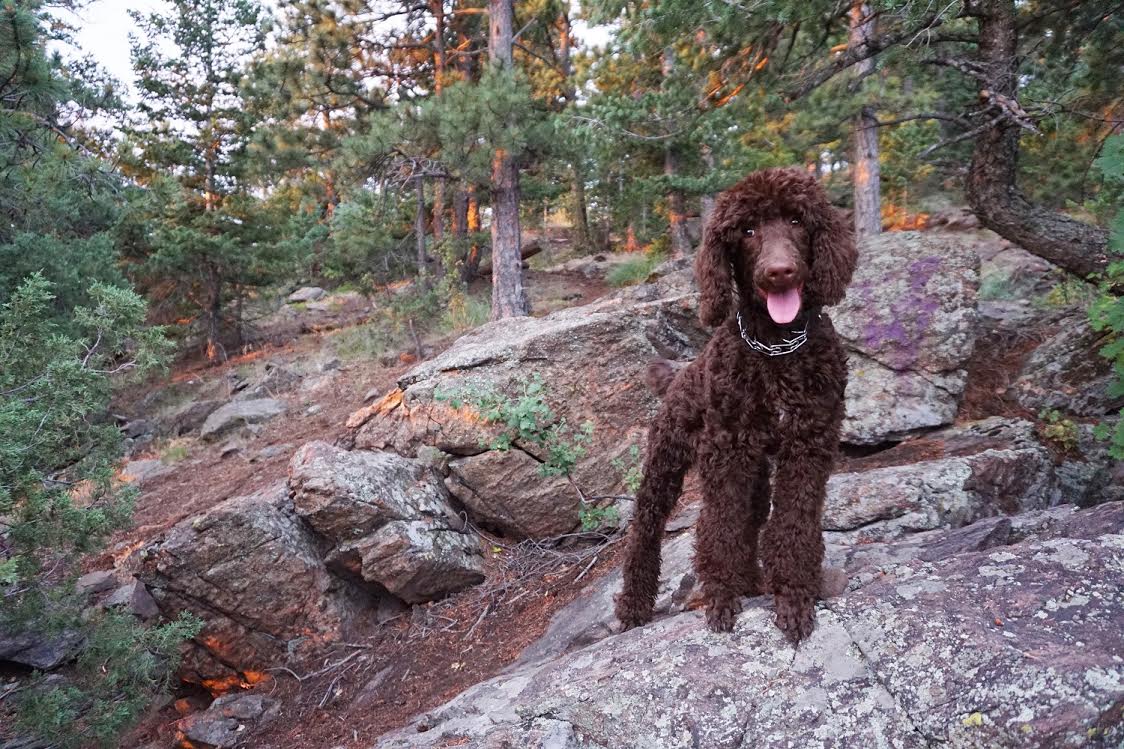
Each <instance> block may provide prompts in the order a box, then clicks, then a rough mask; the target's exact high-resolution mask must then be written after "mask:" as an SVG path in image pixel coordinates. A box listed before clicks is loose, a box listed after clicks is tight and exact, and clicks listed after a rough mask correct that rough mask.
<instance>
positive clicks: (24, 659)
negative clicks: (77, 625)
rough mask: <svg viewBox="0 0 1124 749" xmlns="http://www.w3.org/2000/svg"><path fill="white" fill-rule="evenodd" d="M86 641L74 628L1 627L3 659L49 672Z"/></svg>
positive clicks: (0, 654)
mask: <svg viewBox="0 0 1124 749" xmlns="http://www.w3.org/2000/svg"><path fill="white" fill-rule="evenodd" d="M9 626H11V625H9ZM83 640H84V638H83V636H82V635H81V634H80V633H78V632H76V631H74V630H69V629H68V630H63V631H62V632H45V631H42V630H40V629H38V628H37V627H35V626H34V625H33V624H32V625H27V626H26V627H25V628H22V629H20V628H15V627H12V628H10V629H0V661H11V662H12V663H19V664H21V665H24V666H27V667H29V668H34V669H37V670H39V671H50V670H51V669H53V668H57V667H59V666H61V665H62V664H63V663H66V662H67V661H69V660H70V659H71V658H73V657H74V656H75V655H77V653H78V648H79V647H80V646H81V645H82V642H83Z"/></svg>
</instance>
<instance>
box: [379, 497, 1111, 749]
mask: <svg viewBox="0 0 1124 749" xmlns="http://www.w3.org/2000/svg"><path fill="white" fill-rule="evenodd" d="M1086 512H1088V513H1098V512H1101V513H1103V512H1104V508H1097V509H1095V510H1090V511H1086ZM1078 514H1081V513H1078ZM1113 517H1115V518H1116V519H1115V520H1114V521H1111V522H1112V524H1110V525H1107V526H1102V527H1101V528H1099V530H1098V531H1097V532H1096V533H1095V535H1092V536H1091V537H1084V536H1066V535H1057V536H1054V537H1052V538H1033V537H1030V538H1026V539H1024V540H1021V541H1018V542H1016V543H1014V544H1012V545H1010V546H1005V547H1001V548H991V549H985V550H982V551H971V550H967V549H964V550H961V551H959V552H957V553H955V554H954V555H953V556H951V557H946V558H943V559H939V560H934V561H922V560H919V559H915V560H913V561H909V562H905V563H901V564H896V565H893V566H891V567H890V568H888V569H886V570H885V574H883V575H881V576H879V577H876V578H874V579H872V580H871V581H869V582H866V583H865V584H863V585H861V586H859V587H857V588H855V589H852V590H850V591H849V592H847V593H845V594H844V595H842V596H840V597H838V598H834V599H832V600H830V601H827V602H824V603H821V604H819V605H818V613H817V624H816V629H815V631H814V632H813V633H812V635H811V637H810V638H809V639H808V640H807V641H805V642H804V643H803V644H802V645H801V646H800V648H799V649H797V650H795V651H794V650H793V649H792V648H791V647H790V646H789V645H788V644H787V643H786V642H785V641H784V639H783V636H782V635H781V633H780V632H779V631H778V630H777V629H776V627H775V625H774V624H773V621H772V619H773V612H772V610H771V607H770V606H768V605H767V603H766V599H765V598H754V599H749V602H748V605H747V608H746V610H745V611H744V612H743V613H742V614H741V615H740V616H739V618H738V621H737V625H736V627H735V629H734V632H733V633H732V634H729V635H725V634H723V635H717V634H714V633H711V632H709V631H708V630H707V629H706V626H705V622H704V620H703V617H702V615H701V613H700V612H697V611H690V612H686V613H681V614H678V615H675V616H670V617H667V618H663V619H658V620H657V621H655V622H654V623H652V624H651V625H648V626H645V627H642V628H639V629H634V630H630V631H628V632H625V633H623V634H620V635H617V636H613V637H609V638H607V639H604V640H602V641H600V642H597V643H594V644H591V645H589V646H587V647H585V648H583V649H580V650H577V651H574V652H571V653H568V654H564V655H561V656H556V657H553V658H552V659H550V660H543V661H539V662H536V663H529V664H524V665H521V666H516V667H515V668H514V669H512V670H509V671H508V672H506V673H504V674H501V675H499V676H497V677H495V678H493V679H492V680H490V681H487V682H484V683H482V684H479V685H476V686H474V687H471V688H469V689H468V690H466V691H465V692H463V693H462V694H461V695H459V696H458V697H456V698H454V699H453V700H452V701H450V702H448V703H446V704H445V705H443V706H441V707H439V708H437V709H435V710H432V711H430V712H429V713H427V714H425V715H422V716H420V717H418V718H417V719H415V720H414V721H413V722H412V723H411V724H410V725H408V726H405V727H403V728H402V729H399V730H397V731H394V732H391V733H389V734H387V735H384V736H382V737H381V738H380V739H379V740H378V741H377V742H376V745H377V746H378V747H380V749H396V748H397V749H404V748H406V747H439V746H446V745H449V744H453V743H456V744H457V745H464V746H476V747H502V746H520V747H524V746H525V747H544V746H575V747H576V746H603V747H613V749H628V748H629V747H637V748H639V747H644V748H645V749H646V748H647V747H657V746H658V747H661V749H678V748H679V747H715V748H721V747H731V748H734V747H745V746H753V747H762V748H763V749H771V748H772V747H778V748H779V747H793V746H800V747H805V746H807V747H813V746H814V747H851V746H856V747H858V746H864V747H865V746H887V747H919V748H920V747H928V746H934V745H938V744H939V745H941V746H948V747H950V749H956V748H959V747H964V748H967V747H985V746H987V747H991V746H1019V747H1030V748H1035V747H1037V748H1041V749H1046V748H1050V749H1053V748H1054V747H1063V746H1087V745H1090V741H1092V744H1093V745H1100V746H1118V745H1119V744H1120V742H1121V740H1124V725H1122V723H1121V722H1120V720H1119V709H1120V707H1119V706H1120V704H1121V700H1122V699H1124V661H1122V659H1121V654H1122V653H1124V631H1122V630H1121V629H1120V628H1119V626H1117V625H1116V622H1119V621H1120V619H1121V617H1122V616H1124V596H1122V595H1121V592H1120V589H1119V585H1118V575H1119V570H1120V569H1121V567H1122V565H1124V535H1122V533H1121V531H1124V524H1122V522H1121V521H1124V513H1117V514H1116V515H1114V516H1113ZM1107 519H1108V517H1107V515H1102V516H1101V517H1098V518H1097V519H1096V520H1097V522H1104V521H1106V520H1107ZM1071 521H1072V518H1071ZM1071 525H1075V524H1073V523H1072V522H1071ZM1062 532H1063V533H1064V531H1062ZM548 736H550V737H556V739H557V742H559V743H553V744H548V743H547V737H548ZM550 740H551V741H555V738H551V739H550Z"/></svg>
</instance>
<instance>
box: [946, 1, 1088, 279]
mask: <svg viewBox="0 0 1124 749" xmlns="http://www.w3.org/2000/svg"><path fill="white" fill-rule="evenodd" d="M965 5H966V11H967V15H969V16H974V17H975V18H976V19H977V23H978V24H979V64H980V68H981V69H982V71H983V78H984V80H981V81H980V84H979V97H980V103H981V105H983V106H984V107H985V111H984V112H983V113H982V115H981V116H983V117H986V118H989V122H990V124H989V126H988V127H987V128H986V129H984V130H983V132H982V133H981V134H980V135H979V137H978V138H977V139H976V143H975V149H974V150H973V152H972V162H971V165H970V166H969V167H968V179H967V185H966V191H967V198H968V205H969V206H970V207H971V208H972V212H973V213H975V214H976V216H977V217H978V218H979V220H980V223H982V224H983V225H984V226H986V227H987V228H988V229H991V230H992V231H994V232H995V233H996V234H999V235H1000V236H1002V237H1004V238H1005V239H1009V240H1010V241H1012V242H1014V243H1015V244H1017V245H1019V246H1020V247H1023V248H1024V249H1026V250H1027V251H1028V252H1032V253H1034V254H1035V255H1038V256H1039V257H1041V258H1044V259H1046V260H1049V261H1050V262H1052V263H1054V264H1055V265H1057V266H1058V267H1060V268H1063V269H1065V270H1067V271H1069V272H1070V273H1073V274H1076V275H1078V276H1080V277H1082V278H1085V277H1087V276H1089V275H1090V274H1094V273H1101V272H1103V271H1104V269H1105V267H1106V266H1107V265H1108V232H1107V231H1105V230H1104V229H1101V228H1100V227H1097V226H1093V225H1092V224H1086V223H1084V222H1083V221H1078V220H1076V219H1073V218H1070V217H1069V216H1066V215H1064V214H1061V213H1057V212H1055V211H1051V210H1050V209H1048V208H1044V207H1042V206H1037V205H1034V204H1033V203H1031V202H1030V200H1029V199H1027V197H1026V196H1025V195H1024V194H1023V193H1022V191H1021V190H1019V188H1018V186H1017V184H1016V178H1017V175H1018V159H1019V137H1020V135H1021V131H1022V129H1023V128H1022V127H1021V126H1020V125H1019V124H1018V118H1019V112H1020V111H1021V110H1020V108H1019V107H1018V103H1017V96H1018V58H1017V46H1018V28H1017V26H1016V24H1015V20H1016V19H1015V2H1014V0H970V1H969V2H967V3H966V4H965Z"/></svg>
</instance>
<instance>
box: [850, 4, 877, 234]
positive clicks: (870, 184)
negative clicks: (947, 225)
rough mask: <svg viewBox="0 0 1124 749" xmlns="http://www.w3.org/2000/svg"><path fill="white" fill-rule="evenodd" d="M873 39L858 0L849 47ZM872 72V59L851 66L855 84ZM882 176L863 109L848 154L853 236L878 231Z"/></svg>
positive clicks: (871, 121)
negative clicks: (853, 207) (850, 150)
mask: <svg viewBox="0 0 1124 749" xmlns="http://www.w3.org/2000/svg"><path fill="white" fill-rule="evenodd" d="M873 37H874V15H873V14H872V13H871V10H870V5H868V4H867V3H865V2H862V0H856V1H855V2H854V3H852V4H851V31H850V39H849V44H850V46H851V47H852V48H854V49H865V48H866V46H867V45H868V44H869V43H870V40H871V39H872V38H873ZM873 72H874V58H873V57H870V58H868V59H866V60H863V61H862V62H860V63H859V64H857V65H856V66H855V73H856V75H857V76H858V80H859V81H861V80H862V79H863V78H866V77H867V76H869V75H871V74H872V73H873ZM881 182H882V175H881V170H880V168H879V164H878V120H877V118H876V117H875V116H874V108H873V107H871V106H866V105H864V106H863V107H862V109H861V110H860V111H859V113H858V114H857V115H856V116H855V120H854V136H853V141H852V153H851V188H852V191H853V195H854V204H855V235H856V236H857V237H858V238H860V239H862V238H863V237H870V236H875V235H877V234H879V233H881V231H882V196H881V191H882V186H881Z"/></svg>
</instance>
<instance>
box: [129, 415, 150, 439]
mask: <svg viewBox="0 0 1124 749" xmlns="http://www.w3.org/2000/svg"><path fill="white" fill-rule="evenodd" d="M155 428H156V427H155V425H154V424H153V423H152V422H151V421H149V420H148V419H133V420H132V421H130V422H128V423H127V424H125V426H123V427H121V433H122V434H124V435H125V437H126V438H128V439H131V440H135V439H138V438H140V437H144V436H145V435H147V434H152V433H153V432H154V431H155Z"/></svg>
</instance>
